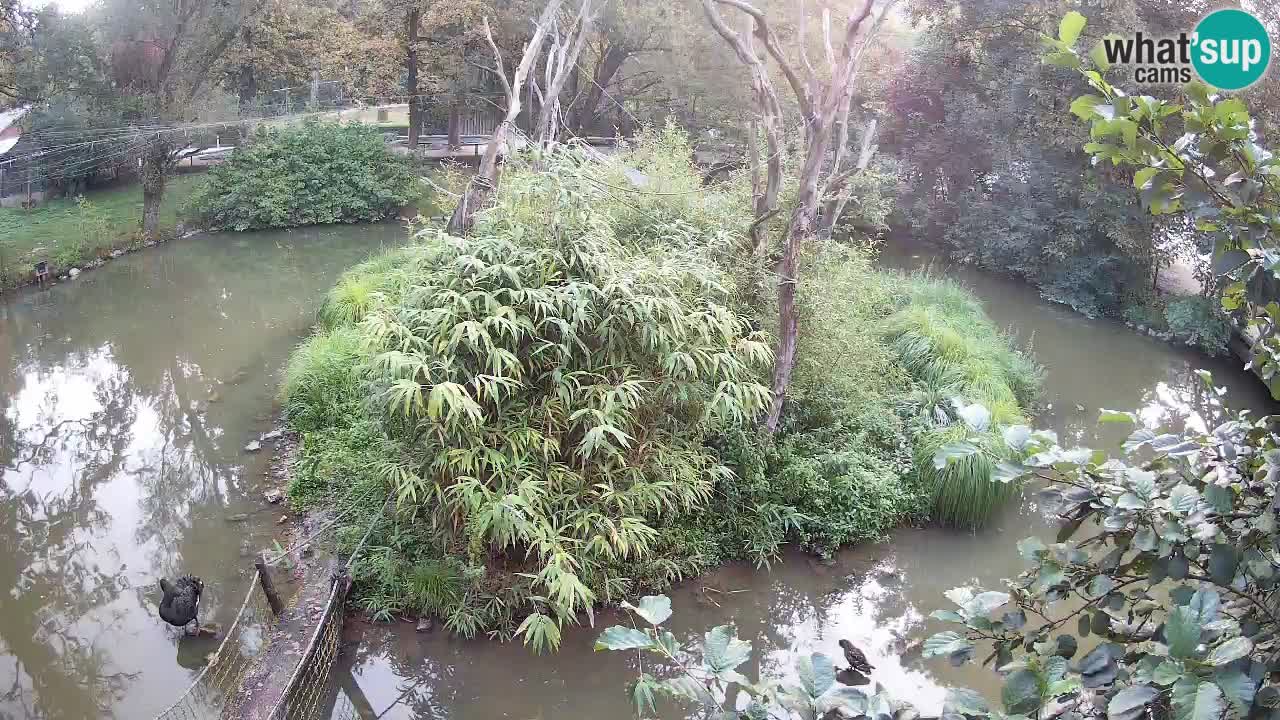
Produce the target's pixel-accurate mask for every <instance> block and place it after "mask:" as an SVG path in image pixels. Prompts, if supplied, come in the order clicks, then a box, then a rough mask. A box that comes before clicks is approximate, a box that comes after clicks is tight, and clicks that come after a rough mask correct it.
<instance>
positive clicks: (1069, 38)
mask: <svg viewBox="0 0 1280 720" xmlns="http://www.w3.org/2000/svg"><path fill="white" fill-rule="evenodd" d="M1086 22H1088V21H1087V20H1085V17H1084V15H1081V14H1080V13H1078V12H1076V11H1075V10H1072V11H1071V12H1069V13H1067V14H1066V15H1063V16H1062V21H1061V22H1059V23H1058V39H1059V40H1061V41H1062V42H1064V43H1066V44H1067V45H1075V44H1076V40H1077V39H1078V38H1079V37H1080V32H1081V31H1082V30H1084V26H1085V23H1086Z"/></svg>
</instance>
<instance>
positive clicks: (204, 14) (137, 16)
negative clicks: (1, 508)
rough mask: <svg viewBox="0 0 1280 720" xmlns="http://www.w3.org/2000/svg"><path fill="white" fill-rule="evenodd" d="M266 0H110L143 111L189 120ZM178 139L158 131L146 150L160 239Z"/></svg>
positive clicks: (129, 90)
mask: <svg viewBox="0 0 1280 720" xmlns="http://www.w3.org/2000/svg"><path fill="white" fill-rule="evenodd" d="M261 1H262V0H178V1H177V2H153V1H152V0H110V1H109V2H108V3H107V4H105V5H104V6H103V10H102V12H103V17H104V18H107V19H109V21H110V22H109V24H108V26H107V31H106V34H107V37H108V38H109V39H110V41H111V45H110V47H111V63H112V66H113V69H114V72H115V76H116V77H115V81H116V86H117V88H118V89H119V90H120V91H121V92H123V93H125V94H127V95H128V97H129V98H130V99H131V100H132V101H133V103H134V107H135V108H136V110H135V111H134V114H135V116H136V117H137V118H138V119H147V120H149V121H151V122H159V123H172V122H179V121H183V120H187V119H188V118H189V115H190V108H191V106H192V104H193V101H194V100H195V99H196V98H197V97H198V96H199V95H200V94H201V93H202V92H203V91H205V90H207V89H208V86H209V81H210V80H211V79H212V78H214V67H215V64H216V62H217V61H218V60H219V58H221V57H222V55H223V53H225V52H226V50H227V48H228V47H230V46H231V44H232V42H234V41H235V39H236V38H237V37H238V36H239V35H240V31H241V28H242V27H243V26H244V25H245V23H247V22H249V21H250V20H251V19H252V18H253V17H254V16H255V15H256V13H257V11H258V10H259V8H260V7H261ZM175 147H176V139H175V137H174V136H173V135H172V134H171V133H167V132H157V133H156V135H155V136H154V137H153V138H152V139H151V140H150V142H149V143H148V144H147V147H146V149H145V151H144V152H143V153H142V163H141V174H142V236H143V238H144V239H145V240H148V241H154V240H155V239H156V237H157V235H158V233H159V229H160V202H161V200H162V199H163V197H164V189H165V181H166V179H167V177H168V174H169V171H170V170H171V169H172V166H173V162H174V157H173V152H174V150H175Z"/></svg>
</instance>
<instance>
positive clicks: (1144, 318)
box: [1124, 298, 1168, 331]
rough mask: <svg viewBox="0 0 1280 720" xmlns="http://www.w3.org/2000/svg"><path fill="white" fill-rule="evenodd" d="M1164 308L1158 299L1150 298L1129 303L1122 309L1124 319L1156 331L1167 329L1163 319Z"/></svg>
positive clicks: (1166, 323)
mask: <svg viewBox="0 0 1280 720" xmlns="http://www.w3.org/2000/svg"><path fill="white" fill-rule="evenodd" d="M1165 311H1166V308H1165V307H1164V305H1163V304H1161V303H1160V302H1159V301H1158V300H1156V299H1154V298H1152V299H1148V300H1145V301H1143V302H1138V303H1135V304H1133V305H1129V306H1127V307H1125V309H1124V319H1125V321H1126V322H1129V323H1131V324H1133V325H1134V326H1142V327H1147V328H1154V329H1155V330H1157V331H1163V330H1166V329H1168V322H1167V321H1166V320H1165Z"/></svg>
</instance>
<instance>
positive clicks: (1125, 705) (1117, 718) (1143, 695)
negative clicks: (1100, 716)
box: [1107, 685, 1160, 720]
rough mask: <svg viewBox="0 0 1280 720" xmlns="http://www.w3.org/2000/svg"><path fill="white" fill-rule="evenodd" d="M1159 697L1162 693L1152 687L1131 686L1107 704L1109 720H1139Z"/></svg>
mask: <svg viewBox="0 0 1280 720" xmlns="http://www.w3.org/2000/svg"><path fill="white" fill-rule="evenodd" d="M1158 697H1160V691H1158V690H1156V689H1155V688H1153V687H1151V686H1150V685H1130V686H1129V687H1127V688H1125V689H1123V690H1121V691H1120V692H1118V693H1116V694H1115V697H1113V698H1111V702H1109V703H1107V720H1137V719H1138V718H1140V717H1142V716H1144V715H1146V711H1147V706H1148V705H1150V704H1151V703H1152V701H1154V700H1155V699H1156V698H1158Z"/></svg>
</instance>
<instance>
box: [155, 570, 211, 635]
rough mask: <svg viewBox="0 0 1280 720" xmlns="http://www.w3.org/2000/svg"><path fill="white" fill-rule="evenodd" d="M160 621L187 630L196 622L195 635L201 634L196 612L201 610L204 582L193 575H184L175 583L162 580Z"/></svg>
mask: <svg viewBox="0 0 1280 720" xmlns="http://www.w3.org/2000/svg"><path fill="white" fill-rule="evenodd" d="M160 592H162V593H164V597H162V598H160V619H161V620H164V621H165V622H167V623H169V624H170V625H173V626H174V627H180V628H185V627H187V626H188V625H190V624H191V622H192V621H195V624H196V628H195V633H193V634H196V635H198V634H200V621H199V620H198V619H197V618H196V612H197V611H198V610H199V609H200V593H202V592H204V581H203V580H201V579H200V578H198V577H193V576H191V575H183V576H182V577H180V578H178V579H177V580H175V581H173V582H169V581H168V580H167V579H165V578H160Z"/></svg>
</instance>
